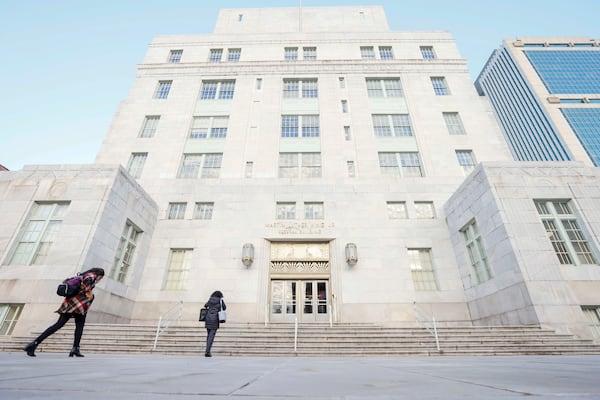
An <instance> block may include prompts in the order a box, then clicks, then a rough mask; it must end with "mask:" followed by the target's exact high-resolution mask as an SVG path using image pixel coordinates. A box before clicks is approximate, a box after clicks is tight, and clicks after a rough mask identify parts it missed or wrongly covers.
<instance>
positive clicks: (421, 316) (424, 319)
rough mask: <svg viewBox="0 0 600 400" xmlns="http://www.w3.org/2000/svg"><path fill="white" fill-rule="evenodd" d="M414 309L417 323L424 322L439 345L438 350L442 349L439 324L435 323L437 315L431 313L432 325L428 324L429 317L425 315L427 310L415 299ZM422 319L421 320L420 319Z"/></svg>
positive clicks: (437, 345)
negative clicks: (438, 330) (438, 329)
mask: <svg viewBox="0 0 600 400" xmlns="http://www.w3.org/2000/svg"><path fill="white" fill-rule="evenodd" d="M413 310H414V312H415V319H416V321H417V323H423V325H424V326H425V329H427V331H428V332H429V333H430V334H431V335H432V336H433V337H434V338H435V345H436V347H437V351H441V349H440V339H439V337H438V332H437V325H436V323H435V316H434V315H433V313H431V327H429V326H427V323H428V322H429V317H427V316H426V315H425V312H424V311H423V310H422V309H421V308H420V307H419V306H418V305H417V302H416V301H413ZM420 319H421V320H420Z"/></svg>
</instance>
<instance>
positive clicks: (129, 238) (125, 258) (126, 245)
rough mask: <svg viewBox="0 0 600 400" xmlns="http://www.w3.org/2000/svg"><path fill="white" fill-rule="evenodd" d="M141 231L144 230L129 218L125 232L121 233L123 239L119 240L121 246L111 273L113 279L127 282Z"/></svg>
mask: <svg viewBox="0 0 600 400" xmlns="http://www.w3.org/2000/svg"><path fill="white" fill-rule="evenodd" d="M141 233H142V231H141V230H140V229H139V228H138V227H136V226H135V225H134V224H133V223H132V222H131V221H129V220H127V222H126V223H125V228H123V232H122V233H121V240H120V241H119V247H118V248H117V253H116V254H115V260H114V263H113V267H112V270H111V273H110V277H111V278H112V279H114V280H116V281H119V282H122V283H124V282H125V279H126V278H127V275H128V273H129V270H130V269H131V264H132V263H133V256H134V254H135V249H136V246H137V241H138V239H139V237H140V235H141Z"/></svg>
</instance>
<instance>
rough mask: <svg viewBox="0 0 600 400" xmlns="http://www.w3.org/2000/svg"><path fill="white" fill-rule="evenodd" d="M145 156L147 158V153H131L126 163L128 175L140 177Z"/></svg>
mask: <svg viewBox="0 0 600 400" xmlns="http://www.w3.org/2000/svg"><path fill="white" fill-rule="evenodd" d="M146 158H148V153H131V156H130V157H129V162H128V163H127V172H129V175H131V176H132V177H134V178H136V179H138V178H140V177H141V176H142V171H143V169H144V164H145V163H146Z"/></svg>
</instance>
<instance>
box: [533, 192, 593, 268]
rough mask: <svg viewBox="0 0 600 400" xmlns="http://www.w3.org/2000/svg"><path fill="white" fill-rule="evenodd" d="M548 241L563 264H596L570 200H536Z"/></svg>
mask: <svg viewBox="0 0 600 400" xmlns="http://www.w3.org/2000/svg"><path fill="white" fill-rule="evenodd" d="M534 202H535V207H536V209H537V212H538V214H539V215H540V218H541V219H542V223H543V224H544V228H545V229H546V234H547V235H548V239H549V240H550V242H551V243H552V247H553V248H554V252H555V253H556V256H557V257H558V260H559V261H560V263H561V264H572V265H587V264H596V260H595V257H594V255H593V254H592V250H591V248H590V245H589V243H588V241H587V239H586V237H585V234H584V232H583V231H582V229H581V228H580V226H579V222H578V221H577V216H576V215H575V213H574V212H573V210H572V209H571V201H570V200H534Z"/></svg>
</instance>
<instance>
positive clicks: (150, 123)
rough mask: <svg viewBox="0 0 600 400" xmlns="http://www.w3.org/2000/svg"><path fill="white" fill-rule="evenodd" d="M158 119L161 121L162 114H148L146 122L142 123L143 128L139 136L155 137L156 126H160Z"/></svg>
mask: <svg viewBox="0 0 600 400" xmlns="http://www.w3.org/2000/svg"><path fill="white" fill-rule="evenodd" d="M158 121H160V115H146V117H145V118H144V124H143V125H142V129H141V130H140V133H139V135H138V137H141V138H151V137H154V134H155V133H156V128H157V127H158Z"/></svg>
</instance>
